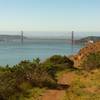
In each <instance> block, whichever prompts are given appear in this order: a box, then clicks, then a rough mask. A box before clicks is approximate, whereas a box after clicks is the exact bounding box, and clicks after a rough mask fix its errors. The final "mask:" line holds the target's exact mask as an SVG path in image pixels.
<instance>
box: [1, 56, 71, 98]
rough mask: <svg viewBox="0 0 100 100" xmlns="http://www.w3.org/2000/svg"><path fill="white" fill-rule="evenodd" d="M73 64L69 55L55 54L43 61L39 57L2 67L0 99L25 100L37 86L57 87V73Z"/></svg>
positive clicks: (41, 87) (39, 88) (40, 89)
mask: <svg viewBox="0 0 100 100" xmlns="http://www.w3.org/2000/svg"><path fill="white" fill-rule="evenodd" d="M72 66H73V62H72V61H71V60H69V59H68V58H67V57H65V56H63V57H62V56H59V55H55V56H53V57H51V58H49V59H47V60H46V61H45V62H43V63H41V62H40V59H39V58H37V59H33V61H28V60H27V61H21V62H20V63H19V64H17V65H15V66H13V67H10V66H9V65H7V66H5V67H0V100H23V99H25V98H29V96H30V94H31V93H32V91H34V90H35V91H36V90H37V88H38V90H39V91H42V89H43V90H44V88H56V86H57V77H56V73H57V72H58V71H60V70H61V71H62V70H65V69H66V68H67V67H72ZM33 97H34V94H33Z"/></svg>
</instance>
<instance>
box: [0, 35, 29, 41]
mask: <svg viewBox="0 0 100 100" xmlns="http://www.w3.org/2000/svg"><path fill="white" fill-rule="evenodd" d="M23 38H24V39H27V37H25V36H24V37H23ZM19 39H21V36H20V35H0V41H10V40H19Z"/></svg>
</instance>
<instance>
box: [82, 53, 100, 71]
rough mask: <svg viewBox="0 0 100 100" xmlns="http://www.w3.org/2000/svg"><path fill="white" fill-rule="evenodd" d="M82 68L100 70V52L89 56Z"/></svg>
mask: <svg viewBox="0 0 100 100" xmlns="http://www.w3.org/2000/svg"><path fill="white" fill-rule="evenodd" d="M82 67H84V68H85V69H86V70H91V69H95V68H100V52H97V53H91V54H89V55H88V56H87V58H86V59H85V60H84V62H83V64H82Z"/></svg>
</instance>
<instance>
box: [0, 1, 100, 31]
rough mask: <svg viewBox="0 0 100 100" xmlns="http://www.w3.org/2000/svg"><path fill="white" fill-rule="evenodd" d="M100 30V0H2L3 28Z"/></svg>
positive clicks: (0, 15) (0, 5)
mask: <svg viewBox="0 0 100 100" xmlns="http://www.w3.org/2000/svg"><path fill="white" fill-rule="evenodd" d="M19 30H24V31H71V30H75V31H90V32H91V31H94V32H95V31H96V32H99V31H100V0H0V31H19Z"/></svg>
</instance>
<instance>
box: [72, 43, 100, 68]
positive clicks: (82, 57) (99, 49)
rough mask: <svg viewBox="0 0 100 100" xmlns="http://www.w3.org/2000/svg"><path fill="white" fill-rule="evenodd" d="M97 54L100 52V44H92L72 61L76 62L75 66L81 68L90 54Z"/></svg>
mask: <svg viewBox="0 0 100 100" xmlns="http://www.w3.org/2000/svg"><path fill="white" fill-rule="evenodd" d="M97 52H100V42H95V43H92V44H91V43H90V44H87V45H86V46H85V47H84V48H82V49H80V51H79V52H78V53H77V54H76V55H74V56H72V57H71V59H72V60H73V61H74V65H75V66H76V67H79V66H80V65H81V63H82V62H83V61H84V60H85V59H86V57H87V56H88V55H89V54H91V53H97Z"/></svg>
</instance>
